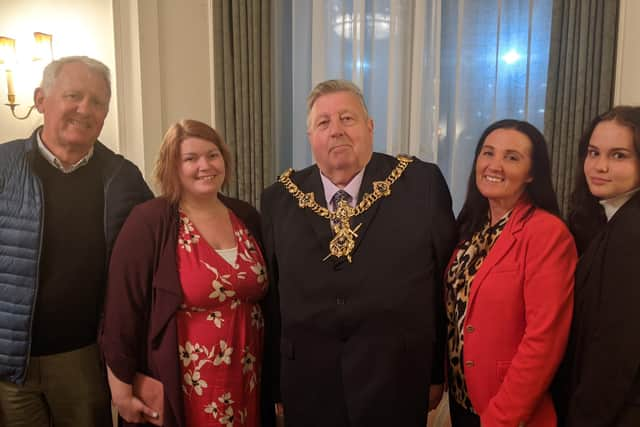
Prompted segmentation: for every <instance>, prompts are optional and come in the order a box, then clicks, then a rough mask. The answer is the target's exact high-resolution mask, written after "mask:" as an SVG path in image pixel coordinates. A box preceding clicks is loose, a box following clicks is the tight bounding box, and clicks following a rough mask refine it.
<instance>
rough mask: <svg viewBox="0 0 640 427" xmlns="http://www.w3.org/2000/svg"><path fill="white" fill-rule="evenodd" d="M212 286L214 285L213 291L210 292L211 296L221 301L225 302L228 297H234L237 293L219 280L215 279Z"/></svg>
mask: <svg viewBox="0 0 640 427" xmlns="http://www.w3.org/2000/svg"><path fill="white" fill-rule="evenodd" d="M211 286H213V292H211V293H210V294H209V298H211V299H217V300H218V301H220V302H224V301H225V300H226V299H227V297H232V296H234V295H235V294H236V292H235V291H232V290H228V289H226V288H225V287H224V285H223V284H222V283H220V282H219V281H217V280H214V281H213V282H212V283H211Z"/></svg>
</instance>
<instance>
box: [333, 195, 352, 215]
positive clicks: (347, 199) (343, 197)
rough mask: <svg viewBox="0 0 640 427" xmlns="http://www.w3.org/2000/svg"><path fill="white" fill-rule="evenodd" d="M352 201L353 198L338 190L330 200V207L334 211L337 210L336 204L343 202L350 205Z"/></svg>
mask: <svg viewBox="0 0 640 427" xmlns="http://www.w3.org/2000/svg"><path fill="white" fill-rule="evenodd" d="M352 199H353V197H351V194H349V193H347V192H346V191H344V190H338V191H336V192H335V194H334V195H333V197H332V198H331V207H332V208H333V210H334V211H335V210H336V209H338V204H339V203H340V202H341V201H342V200H344V201H345V202H347V203H351V200H352Z"/></svg>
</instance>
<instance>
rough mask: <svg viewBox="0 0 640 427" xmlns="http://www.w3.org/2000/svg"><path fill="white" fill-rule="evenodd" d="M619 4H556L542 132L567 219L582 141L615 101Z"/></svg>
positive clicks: (598, 0)
mask: <svg viewBox="0 0 640 427" xmlns="http://www.w3.org/2000/svg"><path fill="white" fill-rule="evenodd" d="M618 3H619V0H555V1H554V5H553V22H552V27H551V46H550V51H549V74H548V81H547V97H546V105H545V115H544V133H545V136H546V137H547V141H548V142H549V150H550V154H551V163H552V174H553V181H554V185H555V190H556V194H557V195H558V202H559V204H560V208H561V210H562V213H563V214H564V215H565V216H566V214H567V210H568V203H569V196H570V194H571V191H572V189H573V181H574V175H575V171H576V168H577V167H581V165H578V164H577V163H578V161H577V156H578V140H579V139H580V136H581V134H582V132H583V131H584V129H585V128H586V127H587V126H588V124H589V123H590V122H591V120H592V119H593V118H594V117H596V116H597V115H598V114H600V113H603V112H605V111H607V110H608V109H610V108H611V106H612V102H613V85H614V77H615V73H614V68H615V59H616V35H617V32H618Z"/></svg>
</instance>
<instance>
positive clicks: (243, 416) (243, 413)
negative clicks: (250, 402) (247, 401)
mask: <svg viewBox="0 0 640 427" xmlns="http://www.w3.org/2000/svg"><path fill="white" fill-rule="evenodd" d="M247 412H248V411H247V408H244V409H243V410H241V411H238V414H239V415H240V424H244V423H245V421H246V420H247Z"/></svg>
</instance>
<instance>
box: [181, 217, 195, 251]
mask: <svg viewBox="0 0 640 427" xmlns="http://www.w3.org/2000/svg"><path fill="white" fill-rule="evenodd" d="M180 222H181V223H182V233H181V234H180V236H179V237H178V244H179V245H180V246H182V249H184V250H185V251H187V252H191V245H195V244H196V243H198V242H199V241H200V235H199V234H195V233H194V232H193V231H194V228H193V224H191V221H189V218H187V217H186V216H184V217H182V218H180Z"/></svg>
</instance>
